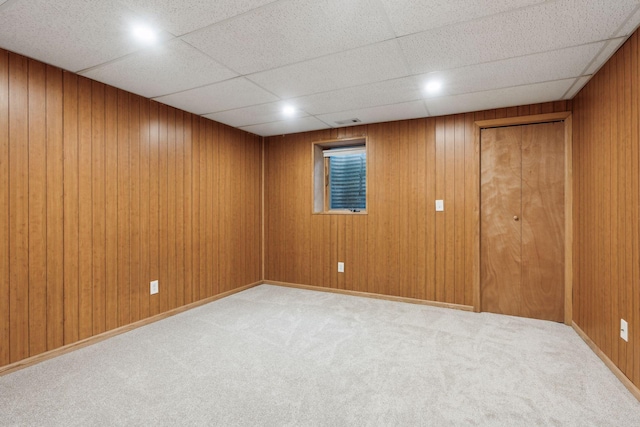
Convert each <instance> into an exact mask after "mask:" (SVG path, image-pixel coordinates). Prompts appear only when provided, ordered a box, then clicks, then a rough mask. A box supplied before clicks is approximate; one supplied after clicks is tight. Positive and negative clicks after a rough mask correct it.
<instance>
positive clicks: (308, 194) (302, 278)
mask: <svg viewBox="0 0 640 427" xmlns="http://www.w3.org/2000/svg"><path fill="white" fill-rule="evenodd" d="M291 148H295V159H296V160H295V161H296V164H298V163H299V164H300V166H301V167H297V168H295V169H296V171H295V178H294V179H295V180H296V182H298V191H296V192H295V193H294V194H293V195H292V196H293V198H292V202H293V206H291V207H290V208H291V214H292V215H293V216H294V218H293V224H294V228H295V237H296V243H295V244H294V248H295V249H296V251H295V255H296V256H295V263H296V265H297V266H303V265H305V264H308V263H309V262H310V260H309V256H310V253H311V245H312V243H311V242H310V241H309V239H308V238H306V237H307V236H308V235H309V233H310V230H309V226H310V220H311V218H310V217H309V209H310V207H311V206H312V205H313V201H312V197H313V192H312V191H311V183H312V181H311V179H310V178H311V177H310V175H309V172H310V171H311V170H312V163H311V157H310V156H309V150H310V147H309V144H304V143H297V144H295V146H294V147H291ZM339 255H340V256H341V257H342V261H343V262H346V259H345V255H344V252H343V253H341V254H339ZM312 262H313V261H312ZM336 268H337V267H336ZM349 268H351V269H352V268H353V266H351V267H349ZM296 272H297V275H296V276H297V277H296V278H295V279H296V283H309V280H310V278H311V276H310V274H309V273H310V270H309V269H308V268H304V267H302V268H300V267H298V268H296ZM345 272H346V269H345ZM342 276H343V277H342V278H343V279H345V278H346V277H345V275H344V274H343V275H342ZM343 285H344V283H343Z"/></svg>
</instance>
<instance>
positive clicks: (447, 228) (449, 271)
mask: <svg viewBox="0 0 640 427" xmlns="http://www.w3.org/2000/svg"><path fill="white" fill-rule="evenodd" d="M455 121H456V117H455V116H447V117H446V118H445V129H444V133H445V141H444V156H445V159H444V163H445V167H444V200H445V209H444V236H445V237H444V246H443V251H444V264H445V267H444V300H443V301H442V302H447V303H453V302H455V289H456V281H455V279H456V278H455V255H456V253H455V249H456V247H455V234H456V230H455V226H456V224H455V219H456V210H457V206H456V203H455V202H456V199H455V184H456V169H455V166H456V165H455V160H456V157H455V155H456V151H455V148H456V137H455Z"/></svg>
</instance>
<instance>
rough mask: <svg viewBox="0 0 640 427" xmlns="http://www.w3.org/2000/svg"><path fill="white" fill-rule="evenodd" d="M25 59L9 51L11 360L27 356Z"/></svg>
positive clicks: (27, 193)
mask: <svg viewBox="0 0 640 427" xmlns="http://www.w3.org/2000/svg"><path fill="white" fill-rule="evenodd" d="M28 87H29V81H28V61H27V59H26V58H24V57H22V56H19V55H16V54H13V53H9V111H10V114H9V141H10V149H9V182H10V190H9V224H10V227H9V280H10V291H9V307H10V308H9V322H10V323H9V339H10V350H9V353H10V361H11V362H16V361H18V360H21V359H24V358H25V357H28V356H29V287H28V286H29V123H28V117H29V98H28Z"/></svg>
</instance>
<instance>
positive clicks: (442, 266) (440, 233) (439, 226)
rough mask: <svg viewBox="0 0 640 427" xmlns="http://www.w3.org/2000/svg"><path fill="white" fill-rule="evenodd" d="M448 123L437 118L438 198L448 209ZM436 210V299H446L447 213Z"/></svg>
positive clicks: (442, 118) (450, 204) (449, 205)
mask: <svg viewBox="0 0 640 427" xmlns="http://www.w3.org/2000/svg"><path fill="white" fill-rule="evenodd" d="M445 135H446V123H445V118H444V117H437V118H436V169H435V171H436V200H444V202H445V203H446V204H445V212H446V209H453V203H452V201H451V200H446V178H445V177H446V175H445V174H446V156H445V153H446V149H445V142H446V141H445ZM445 212H436V234H435V241H436V243H435V246H436V248H435V249H436V250H435V259H436V268H435V272H436V282H435V284H436V293H435V299H434V301H441V302H443V301H445V300H446V294H445V290H446V244H447V239H446V238H447V235H446V228H445V227H446V213H445Z"/></svg>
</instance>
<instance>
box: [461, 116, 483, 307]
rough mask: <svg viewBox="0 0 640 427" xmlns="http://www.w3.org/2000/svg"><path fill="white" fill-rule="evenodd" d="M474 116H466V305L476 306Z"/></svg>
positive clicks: (476, 196)
mask: <svg viewBox="0 0 640 427" xmlns="http://www.w3.org/2000/svg"><path fill="white" fill-rule="evenodd" d="M474 130H475V127H474V114H473V113H467V114H466V115H465V135H464V164H463V168H464V171H465V175H464V229H465V234H464V242H463V250H464V277H463V279H462V280H463V281H464V302H463V304H464V305H471V306H475V305H476V302H474V293H473V289H474V288H473V282H474V280H475V276H474V269H475V268H476V267H475V264H474V258H475V257H476V254H477V253H478V250H477V249H476V247H475V232H476V231H475V230H477V227H478V221H477V218H478V216H479V214H480V209H479V207H478V206H477V200H479V199H480V195H479V193H478V188H479V187H478V178H477V177H478V176H479V174H478V163H479V160H480V157H479V155H478V153H476V147H475V137H474Z"/></svg>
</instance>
